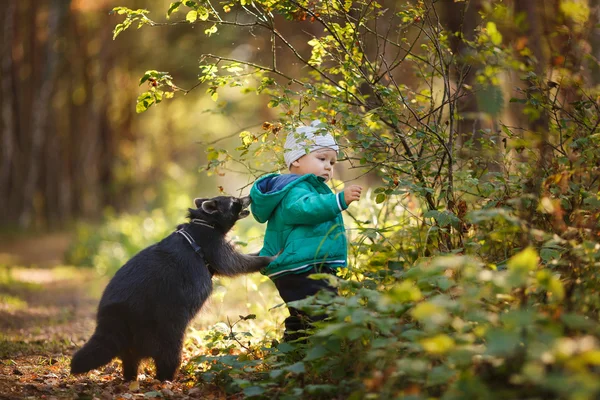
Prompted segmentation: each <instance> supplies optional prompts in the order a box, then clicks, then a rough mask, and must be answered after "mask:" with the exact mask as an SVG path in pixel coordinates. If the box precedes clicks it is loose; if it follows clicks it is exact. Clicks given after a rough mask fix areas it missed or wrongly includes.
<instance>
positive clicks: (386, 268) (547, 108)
mask: <svg viewBox="0 0 600 400" xmlns="http://www.w3.org/2000/svg"><path fill="white" fill-rule="evenodd" d="M114 7H120V8H117V9H115V10H113V11H112V12H110V11H111V10H112V9H113V8H114ZM2 10H3V11H4V12H3V13H2V18H3V24H2V27H3V28H2V38H3V41H2V44H3V46H2V63H1V64H2V65H1V71H2V74H1V87H0V89H1V90H0V107H1V111H2V113H1V115H2V130H1V144H0V146H1V147H0V148H1V151H0V152H1V155H2V156H1V158H0V163H1V164H0V202H1V204H2V207H0V217H1V221H2V222H1V226H0V229H1V230H2V236H3V237H4V238H5V239H4V240H3V245H2V247H1V248H2V249H3V252H5V253H6V254H11V246H12V247H18V246H19V243H21V242H20V240H22V239H23V238H30V237H32V236H44V235H48V234H49V233H52V234H55V233H56V232H61V233H63V234H64V233H65V232H66V233H67V234H66V237H67V238H68V240H67V244H68V248H67V249H66V251H65V254H64V259H63V260H61V264H63V263H64V264H67V265H74V266H81V267H85V266H87V267H89V266H92V267H93V268H94V269H95V271H97V273H98V274H99V275H101V276H106V275H108V276H110V275H111V274H112V273H114V271H115V270H116V269H117V268H118V267H119V266H120V265H122V263H123V262H124V261H125V260H127V259H128V258H129V257H131V255H133V254H135V252H137V251H139V250H140V249H141V248H143V247H145V246H147V245H148V244H150V243H152V242H154V241H156V240H158V239H160V238H161V237H163V236H164V235H165V234H166V233H168V232H169V231H171V230H172V229H173V227H174V226H175V225H176V224H177V223H179V222H181V221H182V219H183V218H184V216H185V210H186V208H187V207H189V206H190V205H191V204H192V203H191V200H192V199H193V198H194V197H197V196H212V195H217V194H220V193H227V194H235V195H238V194H241V193H247V190H248V184H250V183H251V182H252V181H253V180H254V179H255V178H256V177H257V176H258V175H260V174H262V173H265V172H269V171H273V170H276V169H277V167H278V165H280V161H281V158H282V155H283V153H282V149H281V140H282V139H283V137H284V136H285V135H284V134H285V132H287V131H288V130H289V129H290V127H292V126H293V125H294V124H297V123H298V122H300V121H303V122H308V121H310V120H312V119H314V118H319V119H321V120H322V121H323V122H324V123H326V124H327V126H328V128H329V129H331V130H332V131H334V132H335V133H336V135H338V140H339V141H340V143H341V144H342V149H343V154H342V158H343V159H344V162H343V163H342V166H341V168H339V169H338V171H337V174H338V179H339V180H338V181H336V182H334V186H335V188H337V189H338V190H339V189H340V188H342V187H343V185H344V183H346V182H349V181H352V180H354V179H355V178H357V179H360V180H361V182H363V184H365V185H366V186H368V187H369V191H368V192H367V194H366V196H365V198H364V199H362V200H361V202H360V203H359V204H358V205H356V206H353V207H351V208H350V210H349V213H348V216H347V223H348V228H349V235H350V238H351V242H352V245H351V257H350V260H349V268H348V269H347V270H346V271H344V273H343V275H344V278H346V279H345V280H344V281H336V284H338V285H339V287H340V293H341V295H342V296H340V297H338V298H337V299H336V300H334V301H333V302H332V301H330V299H315V300H314V302H316V304H318V305H320V307H326V308H328V310H329V313H330V315H332V316H333V318H332V319H333V321H332V323H331V324H330V325H328V326H327V327H326V328H324V329H323V330H322V331H320V333H318V334H316V335H314V336H313V337H311V339H310V341H309V344H308V345H307V348H302V349H298V348H296V347H295V346H283V345H279V346H276V345H273V344H272V343H271V342H270V341H271V340H272V339H277V338H278V337H279V336H280V335H281V322H282V318H283V315H284V311H283V309H282V308H281V307H279V308H277V307H276V308H273V307H275V306H276V305H277V304H278V303H280V300H278V299H277V296H276V294H275V292H274V291H273V288H272V285H271V284H270V283H269V282H268V281H267V280H266V279H265V278H264V277H261V276H258V275H257V276H251V277H244V278H242V279H241V280H237V281H234V282H227V281H219V282H217V293H216V295H215V296H214V300H213V305H212V308H211V312H207V313H205V315H203V316H202V317H201V318H200V320H199V321H198V324H197V325H196V328H198V329H199V330H194V332H193V334H192V335H191V336H190V337H191V338H197V340H195V339H194V340H192V341H191V342H190V348H189V351H190V353H191V354H192V355H193V356H197V357H196V358H192V359H191V360H190V362H189V363H188V364H187V366H186V368H185V371H186V374H188V375H189V376H193V377H194V382H196V383H199V384H204V385H207V384H208V385H212V387H214V388H216V389H218V390H221V391H222V392H223V393H242V394H243V395H244V396H247V397H251V396H257V397H261V396H263V397H266V398H275V397H280V398H309V397H315V398H319V397H324V398H331V397H332V396H337V397H339V398H363V397H367V396H371V397H375V398H376V397H381V398H392V397H395V396H413V397H414V398H420V397H421V396H422V397H423V398H424V397H444V398H453V397H455V398H482V397H485V398H493V397H494V396H497V397H498V398H505V397H506V396H510V397H518V398H550V397H556V398H591V397H593V396H596V395H597V394H598V392H600V383H598V382H599V381H598V379H597V378H598V376H597V375H598V368H599V364H600V342H598V338H599V336H598V334H599V331H598V328H599V326H598V323H597V322H598V296H597V294H596V290H597V284H598V277H597V273H596V268H597V267H598V265H599V262H600V260H599V258H600V256H599V255H598V248H599V247H600V246H599V244H598V236H599V232H600V230H599V228H600V226H599V215H600V214H599V212H600V208H599V205H600V193H599V189H598V186H599V181H600V179H599V178H600V174H599V169H598V166H599V165H600V162H599V161H600V160H599V158H600V151H599V147H598V144H599V142H600V135H599V133H598V126H599V124H600V119H599V113H598V111H599V103H598V84H599V83H600V69H599V66H598V58H599V57H600V29H599V28H598V15H599V12H600V2H599V1H598V0H553V1H541V0H536V1H486V0H472V1H451V0H441V1H434V2H431V1H416V0H415V1H408V2H407V1H396V2H393V1H381V2H373V1H356V2H351V1H344V2H320V1H294V0H291V1H256V2H250V1H244V0H242V1H231V2H222V3H211V2H207V1H204V2H202V1H183V2H168V1H147V2H139V1H137V2H136V1H122V2H119V3H113V2H108V1H88V0H51V1H49V2H47V3H44V4H38V3H35V2H29V1H16V0H9V1H6V2H4V3H3V5H2ZM168 17H169V18H168ZM136 28H140V29H139V30H138V29H136ZM113 37H115V39H116V40H113ZM161 71H165V72H161ZM278 163H279V164H278ZM261 229H263V228H262V227H260V226H258V225H257V224H254V223H253V222H252V221H251V220H249V219H248V220H244V221H242V222H241V223H240V224H239V226H238V227H237V228H236V231H235V236H234V238H233V239H234V240H235V241H237V242H238V243H239V245H240V246H241V247H242V248H244V249H245V250H247V251H252V250H256V249H258V248H260V241H261V236H260V235H261ZM3 254H4V253H3ZM0 262H1V263H2V264H3V268H4V269H6V270H7V271H8V272H7V273H6V274H4V275H3V276H4V277H3V279H4V281H3V282H2V285H3V286H2V288H3V289H4V290H5V292H6V293H5V294H3V295H2V297H1V298H0V300H2V301H3V303H2V304H3V308H2V309H1V310H0V312H2V313H4V314H5V315H4V320H10V319H11V318H13V317H14V316H15V313H16V312H22V313H26V311H27V309H28V305H27V301H24V300H23V299H20V298H19V296H18V293H15V292H11V291H10V290H9V287H11V285H13V284H14V280H15V279H16V278H15V276H17V275H19V274H18V273H20V271H21V270H22V269H25V270H26V269H28V268H29V269H31V268H30V267H29V266H28V265H24V266H23V265H22V264H23V261H22V260H19V259H18V258H14V257H13V258H11V257H5V259H2V260H0ZM39 263H40V264H44V261H43V257H42V261H39ZM42 287H43V285H42ZM314 305H315V303H313V302H307V303H306V304H304V305H303V307H305V308H306V309H307V310H311V309H314ZM244 306H245V307H244ZM238 315H241V316H243V318H241V322H240V323H239V324H238V323H237V322H236V321H237V319H238V317H237V316H238ZM248 315H251V317H247V316H248ZM255 316H258V318H256V319H255ZM231 318H233V319H234V320H236V321H234V320H230V319H231ZM215 324H217V325H215ZM234 327H235V328H236V329H241V331H240V332H238V333H234ZM199 332H200V333H199ZM245 335H246V336H245ZM247 335H251V336H247ZM242 336H243V337H247V338H250V339H249V342H248V343H246V342H245V340H246V339H244V341H241V340H240V337H242ZM11 340H13V339H11V337H10V336H6V339H5V341H6V342H10V341H11ZM207 343H208V344H207ZM205 346H208V347H209V348H210V352H209V354H210V355H206V353H207V351H206V347H205Z"/></svg>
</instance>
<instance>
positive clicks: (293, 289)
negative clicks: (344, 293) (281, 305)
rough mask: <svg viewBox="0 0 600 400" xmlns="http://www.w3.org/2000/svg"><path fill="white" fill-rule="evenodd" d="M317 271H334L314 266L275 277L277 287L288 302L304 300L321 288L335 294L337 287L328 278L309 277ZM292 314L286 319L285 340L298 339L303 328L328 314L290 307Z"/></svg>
mask: <svg viewBox="0 0 600 400" xmlns="http://www.w3.org/2000/svg"><path fill="white" fill-rule="evenodd" d="M317 273H330V274H334V272H333V271H332V270H331V269H329V268H320V267H313V268H312V269H311V270H309V271H307V272H304V273H301V274H288V275H284V276H281V277H279V278H277V279H275V280H274V281H273V282H274V283H275V287H277V290H278V291H279V295H280V296H281V298H282V299H283V301H285V303H286V304H288V303H289V302H291V301H296V300H302V299H305V298H307V297H309V296H312V295H315V294H317V292H319V291H321V290H327V291H330V292H331V293H333V294H337V290H336V288H334V287H333V286H331V285H329V282H328V281H327V280H314V279H309V278H308V276H309V275H311V274H317ZM288 310H289V311H290V316H289V317H287V318H286V319H285V332H284V334H283V340H284V341H285V342H289V341H292V340H296V339H298V338H300V337H302V336H303V334H302V333H301V332H298V331H302V330H306V329H309V328H311V327H312V322H315V321H321V320H324V319H325V318H327V315H318V316H309V315H308V314H306V313H305V312H303V311H300V310H298V309H297V308H294V307H290V306H289V305H288Z"/></svg>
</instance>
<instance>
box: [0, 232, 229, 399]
mask: <svg viewBox="0 0 600 400" xmlns="http://www.w3.org/2000/svg"><path fill="white" fill-rule="evenodd" d="M66 246H68V239H67V240H65V236H54V237H46V238H38V239H35V238H34V239H32V238H26V239H24V240H23V241H16V242H13V244H12V246H10V247H9V246H6V245H5V246H3V247H0V399H23V398H31V399H133V398H174V399H182V398H205V399H211V398H213V399H214V398H224V397H222V395H220V394H219V393H218V392H217V393H215V392H212V393H211V392H210V390H209V389H208V388H206V389H201V388H197V387H193V385H194V381H193V379H191V378H190V377H186V376H182V374H179V378H178V380H176V382H173V383H168V382H165V383H161V382H158V381H155V380H153V379H151V378H150V376H149V374H146V375H144V374H141V375H140V377H139V379H138V382H133V383H130V382H123V380H122V379H121V378H120V371H119V369H120V367H119V363H118V362H117V361H114V362H113V363H112V364H109V365H108V366H107V367H105V368H103V369H101V370H98V371H93V372H91V373H89V374H87V375H85V376H81V377H73V376H71V375H70V374H69V361H70V356H71V354H72V353H73V352H74V351H75V350H76V349H77V348H78V347H80V346H81V345H82V344H83V343H84V342H85V341H86V340H87V339H88V338H89V337H90V335H91V333H92V332H93V330H94V327H95V321H94V318H95V310H96V306H97V303H98V299H99V298H100V295H101V292H102V289H103V288H104V286H105V285H106V283H107V279H106V278H100V277H98V275H97V274H96V273H95V272H94V271H93V270H91V269H81V268H74V267H65V266H57V264H58V261H59V260H61V258H62V253H61V252H64V250H65V249H66ZM31 249H36V250H35V251H31ZM9 260H10V261H9ZM32 264H34V265H37V266H29V265H32ZM12 265H24V266H23V267H22V266H18V267H15V266H12ZM145 368H146V371H144V372H149V371H148V368H151V367H150V366H146V367H145ZM143 369H144V368H142V370H143Z"/></svg>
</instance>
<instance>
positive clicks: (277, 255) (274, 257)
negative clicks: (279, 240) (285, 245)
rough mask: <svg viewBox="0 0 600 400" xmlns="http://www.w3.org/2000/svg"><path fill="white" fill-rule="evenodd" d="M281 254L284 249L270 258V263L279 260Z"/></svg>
mask: <svg viewBox="0 0 600 400" xmlns="http://www.w3.org/2000/svg"><path fill="white" fill-rule="evenodd" d="M281 253H283V249H281V250H279V253H277V254H275V255H274V256H271V257H269V258H270V259H271V261H270V262H273V261H275V260H277V257H279V256H280V255H281Z"/></svg>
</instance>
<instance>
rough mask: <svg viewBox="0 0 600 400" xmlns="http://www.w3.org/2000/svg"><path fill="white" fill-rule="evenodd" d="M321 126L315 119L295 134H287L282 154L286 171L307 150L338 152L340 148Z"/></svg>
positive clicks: (299, 128)
mask: <svg viewBox="0 0 600 400" xmlns="http://www.w3.org/2000/svg"><path fill="white" fill-rule="evenodd" d="M322 125H323V123H322V122H321V121H319V120H318V119H316V120H314V121H313V122H311V123H310V125H309V126H304V125H303V126H299V127H297V128H296V131H295V132H290V133H288V135H287V139H286V141H285V146H284V153H283V158H284V160H285V165H286V166H287V167H288V169H289V168H290V165H292V163H293V162H294V161H296V160H297V159H299V158H300V157H302V156H303V155H305V154H307V153H306V150H307V149H308V152H309V153H312V152H313V151H315V150H319V149H323V148H327V149H332V150H335V152H336V153H338V152H339V149H340V148H339V146H338V145H337V143H336V142H335V139H334V138H333V136H331V134H330V133H329V132H325V130H324V127H323V126H322ZM319 131H320V132H319ZM317 132H319V133H317Z"/></svg>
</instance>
